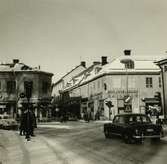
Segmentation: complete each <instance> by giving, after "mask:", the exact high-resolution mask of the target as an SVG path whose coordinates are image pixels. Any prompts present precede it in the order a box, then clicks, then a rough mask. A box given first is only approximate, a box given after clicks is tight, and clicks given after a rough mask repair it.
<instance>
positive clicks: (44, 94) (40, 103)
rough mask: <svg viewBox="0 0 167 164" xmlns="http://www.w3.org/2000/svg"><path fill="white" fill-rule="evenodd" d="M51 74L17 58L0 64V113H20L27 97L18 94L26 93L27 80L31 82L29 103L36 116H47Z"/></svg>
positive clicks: (13, 114) (14, 114)
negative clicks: (11, 61)
mask: <svg viewBox="0 0 167 164" xmlns="http://www.w3.org/2000/svg"><path fill="white" fill-rule="evenodd" d="M52 76H53V74H52V73H48V72H44V71H41V70H40V68H32V67H30V66H27V65H25V64H23V63H20V62H19V60H18V59H15V60H13V63H9V64H0V113H1V114H3V113H7V114H9V115H11V116H13V117H16V115H19V114H20V112H21V109H22V107H23V106H24V104H26V103H27V99H26V98H20V94H21V93H25V94H26V89H27V88H26V84H27V82H28V83H30V84H31V85H30V88H29V91H30V92H31V98H30V104H32V106H33V108H34V109H35V112H36V115H37V116H38V118H42V117H47V115H48V113H49V112H48V106H49V104H50V101H51V82H52Z"/></svg>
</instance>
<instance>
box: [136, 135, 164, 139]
mask: <svg viewBox="0 0 167 164" xmlns="http://www.w3.org/2000/svg"><path fill="white" fill-rule="evenodd" d="M162 137H163V135H152V136H145V135H142V136H137V135H135V136H133V138H135V139H142V138H162Z"/></svg>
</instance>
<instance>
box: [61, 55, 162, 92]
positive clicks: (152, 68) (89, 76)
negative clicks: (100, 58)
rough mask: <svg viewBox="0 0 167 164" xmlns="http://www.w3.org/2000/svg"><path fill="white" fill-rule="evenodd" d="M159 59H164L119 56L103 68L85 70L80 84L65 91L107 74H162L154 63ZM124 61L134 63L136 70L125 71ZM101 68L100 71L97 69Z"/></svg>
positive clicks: (72, 85) (157, 57)
mask: <svg viewBox="0 0 167 164" xmlns="http://www.w3.org/2000/svg"><path fill="white" fill-rule="evenodd" d="M158 59H162V56H156V57H155V56H154V57H152V56H151V57H150V56H124V55H123V56H122V55H121V56H119V57H117V58H115V59H113V60H112V61H111V62H110V63H108V64H106V65H104V66H101V65H99V66H98V65H97V67H92V66H91V69H90V68H89V69H86V70H84V71H83V72H84V74H83V73H80V74H79V75H78V76H83V75H84V77H82V78H81V79H82V81H78V83H70V84H71V85H69V86H68V87H66V88H65V89H64V90H69V89H72V88H75V87H77V86H79V85H83V84H85V83H87V82H89V81H92V80H93V79H96V78H98V77H100V76H103V75H106V74H118V75H119V74H125V73H127V72H128V73H133V74H138V73H148V72H149V73H156V74H157V73H160V68H159V67H158V66H157V65H156V64H155V63H154V62H155V61H157V60H158ZM122 60H131V61H133V62H134V69H125V65H124V64H123V63H122V62H121V61H122ZM98 67H99V70H97V71H96V69H97V68H98ZM76 77H77V76H76Z"/></svg>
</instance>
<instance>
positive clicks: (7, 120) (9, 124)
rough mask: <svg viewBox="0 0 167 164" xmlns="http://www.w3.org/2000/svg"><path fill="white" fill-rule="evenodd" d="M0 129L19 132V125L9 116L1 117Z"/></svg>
mask: <svg viewBox="0 0 167 164" xmlns="http://www.w3.org/2000/svg"><path fill="white" fill-rule="evenodd" d="M0 128H1V129H7V130H17V129H18V123H17V121H16V120H14V119H13V118H11V117H10V116H9V115H0Z"/></svg>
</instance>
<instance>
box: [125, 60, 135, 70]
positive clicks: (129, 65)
mask: <svg viewBox="0 0 167 164" xmlns="http://www.w3.org/2000/svg"><path fill="white" fill-rule="evenodd" d="M125 68H126V69H134V62H133V61H128V62H126V64H125Z"/></svg>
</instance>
